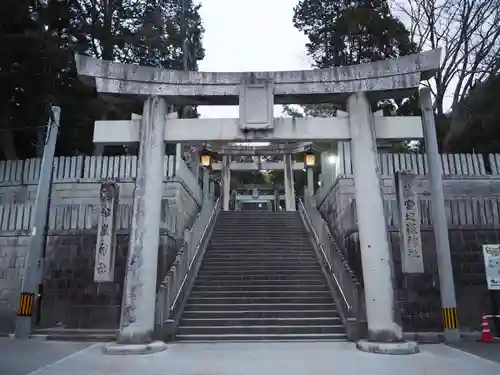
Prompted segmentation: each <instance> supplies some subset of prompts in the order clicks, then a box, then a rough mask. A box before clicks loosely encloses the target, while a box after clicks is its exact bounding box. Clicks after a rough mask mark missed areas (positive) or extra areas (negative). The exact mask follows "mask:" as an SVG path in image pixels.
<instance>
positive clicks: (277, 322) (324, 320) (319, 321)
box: [180, 316, 342, 327]
mask: <svg viewBox="0 0 500 375" xmlns="http://www.w3.org/2000/svg"><path fill="white" fill-rule="evenodd" d="M180 325H181V326H185V327H196V326H202V327H221V326H222V327H224V326H235V327H237V326H244V327H248V326H308V325H311V326H326V325H329V326H342V321H341V319H340V317H338V316H337V317H335V316H326V317H325V316H323V317H313V318H309V317H307V318H304V317H300V318H288V317H276V318H241V319H238V318H236V319H227V318H212V319H207V318H196V319H194V318H184V319H182V320H181V323H180Z"/></svg>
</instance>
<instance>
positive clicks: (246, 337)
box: [176, 333, 347, 342]
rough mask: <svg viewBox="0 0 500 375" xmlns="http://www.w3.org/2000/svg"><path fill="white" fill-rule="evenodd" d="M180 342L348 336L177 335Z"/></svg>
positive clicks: (341, 336)
mask: <svg viewBox="0 0 500 375" xmlns="http://www.w3.org/2000/svg"><path fill="white" fill-rule="evenodd" d="M176 339H177V340H179V341H191V342H212V341H234V342H238V341H301V340H314V341H319V340H325V341H347V336H346V335H345V334H340V333H334V334H331V333H326V334H294V333H292V334H278V335H276V334H262V335H261V334H243V335H236V334H225V335H177V336H176Z"/></svg>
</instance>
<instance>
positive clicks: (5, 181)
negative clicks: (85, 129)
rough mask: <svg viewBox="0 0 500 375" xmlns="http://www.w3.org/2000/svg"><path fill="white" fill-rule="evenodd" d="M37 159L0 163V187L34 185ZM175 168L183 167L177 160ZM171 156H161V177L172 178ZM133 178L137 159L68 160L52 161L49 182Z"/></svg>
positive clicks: (112, 157) (76, 158)
mask: <svg viewBox="0 0 500 375" xmlns="http://www.w3.org/2000/svg"><path fill="white" fill-rule="evenodd" d="M40 164H41V159H40V158H33V159H26V160H4V161H0V186H9V185H19V184H37V183H38V179H39V177H40ZM178 165H181V166H185V162H184V161H183V160H181V162H180V163H178ZM186 168H187V167H186ZM175 174H176V170H175V156H173V155H170V156H165V161H164V166H163V177H164V179H165V180H167V179H169V178H171V177H173V176H175ZM136 177H137V156H134V155H130V156H68V157H64V156H62V157H58V158H55V159H54V167H53V182H77V181H100V180H105V179H115V180H119V181H132V180H133V179H134V178H136Z"/></svg>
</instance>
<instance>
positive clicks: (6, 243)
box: [0, 235, 28, 332]
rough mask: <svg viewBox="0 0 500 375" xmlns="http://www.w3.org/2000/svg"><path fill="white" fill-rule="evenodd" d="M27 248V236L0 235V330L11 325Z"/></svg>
mask: <svg viewBox="0 0 500 375" xmlns="http://www.w3.org/2000/svg"><path fill="white" fill-rule="evenodd" d="M27 250H28V237H27V236H17V235H12V236H0V332H10V330H11V329H12V327H13V317H14V313H15V311H16V310H17V304H18V301H19V287H20V280H21V278H22V276H23V273H24V260H25V259H26V252H27Z"/></svg>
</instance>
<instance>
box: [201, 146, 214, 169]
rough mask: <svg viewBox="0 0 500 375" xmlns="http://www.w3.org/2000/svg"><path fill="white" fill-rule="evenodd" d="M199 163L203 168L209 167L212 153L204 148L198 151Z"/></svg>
mask: <svg viewBox="0 0 500 375" xmlns="http://www.w3.org/2000/svg"><path fill="white" fill-rule="evenodd" d="M200 164H201V165H202V166H203V167H205V168H210V167H211V166H212V155H211V154H210V151H208V150H207V149H206V148H204V149H203V150H202V151H201V152H200Z"/></svg>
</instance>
